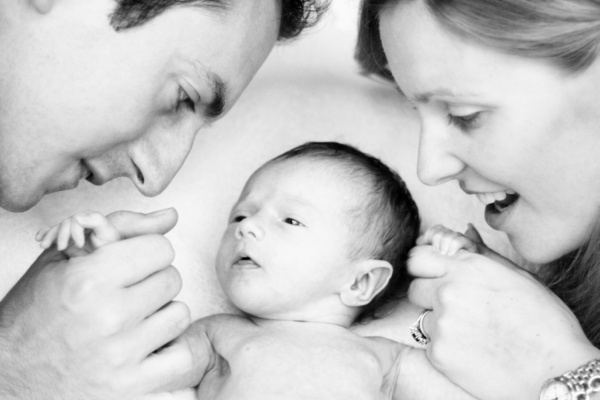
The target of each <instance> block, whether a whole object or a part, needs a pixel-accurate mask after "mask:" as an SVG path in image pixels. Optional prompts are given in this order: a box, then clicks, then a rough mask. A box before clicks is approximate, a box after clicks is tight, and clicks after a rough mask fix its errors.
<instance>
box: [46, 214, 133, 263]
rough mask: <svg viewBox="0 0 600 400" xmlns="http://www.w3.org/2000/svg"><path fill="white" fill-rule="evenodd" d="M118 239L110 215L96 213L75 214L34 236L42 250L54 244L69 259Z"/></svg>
mask: <svg viewBox="0 0 600 400" xmlns="http://www.w3.org/2000/svg"><path fill="white" fill-rule="evenodd" d="M86 236H87V238H86ZM120 239H121V234H120V233H119V231H118V229H117V228H116V226H115V225H113V223H112V222H111V215H108V216H106V217H105V216H104V215H102V214H100V213H99V212H96V211H85V212H82V213H79V214H75V215H73V216H71V217H69V218H67V219H65V220H64V221H62V222H61V223H59V224H56V225H54V226H52V227H47V228H44V229H41V230H40V231H39V232H38V233H37V234H36V236H35V240H37V241H38V242H40V247H42V248H43V249H47V248H49V247H50V246H52V245H53V244H56V248H57V249H58V250H60V251H64V252H65V253H67V255H69V257H77V256H81V255H84V254H89V253H91V252H93V251H94V250H97V249H99V248H100V247H102V246H105V245H107V244H110V243H113V242H116V241H118V240H120Z"/></svg>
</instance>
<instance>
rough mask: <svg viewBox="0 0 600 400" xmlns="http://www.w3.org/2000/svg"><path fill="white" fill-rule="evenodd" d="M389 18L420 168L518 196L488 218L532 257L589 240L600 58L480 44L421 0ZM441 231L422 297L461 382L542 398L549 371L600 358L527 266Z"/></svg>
mask: <svg viewBox="0 0 600 400" xmlns="http://www.w3.org/2000/svg"><path fill="white" fill-rule="evenodd" d="M380 28H381V37H382V42H383V46H384V49H385V52H386V55H387V57H388V60H389V63H390V69H391V71H392V73H393V75H394V78H395V80H396V83H397V84H398V86H399V88H400V89H401V91H402V92H403V93H404V94H405V95H406V96H407V97H408V98H409V99H410V101H411V102H413V104H414V105H415V107H416V109H417V111H418V113H419V115H420V117H421V124H422V125H421V134H420V146H419V160H418V174H419V178H420V179H421V180H422V181H423V182H424V183H426V184H430V185H437V184H441V183H444V182H448V181H452V180H457V181H458V183H459V185H460V187H461V188H462V189H463V190H464V191H465V192H467V193H468V194H471V193H479V194H481V193H492V192H499V191H506V190H512V191H515V192H517V193H518V194H519V195H520V197H519V199H518V200H517V202H516V203H514V204H512V205H511V206H509V208H508V209H507V210H505V211H504V212H503V213H502V214H500V215H495V216H494V215H490V213H489V212H486V219H487V220H488V223H490V225H491V226H492V227H494V228H496V229H499V230H502V231H504V232H506V233H507V235H508V237H509V239H510V241H511V243H512V244H513V246H514V247H515V248H516V249H517V251H518V252H519V253H520V254H521V255H522V256H523V257H525V258H526V259H528V260H529V261H532V262H547V261H551V260H554V259H556V258H557V257H560V256H561V255H563V254H565V253H567V252H569V251H571V250H573V249H575V248H577V247H579V246H580V245H581V244H582V243H583V241H584V239H585V238H586V236H587V235H588V232H589V230H590V226H591V224H592V223H593V221H595V220H596V215H597V210H598V205H599V204H600V191H599V189H598V185H597V182H598V179H599V178H600V164H598V163H597V156H596V154H598V151H599V150H600V136H599V135H598V132H597V126H599V123H600V114H599V112H598V110H597V107H595V106H590V105H595V104H598V100H600V99H599V98H598V90H597V88H598V87H599V86H600V65H599V63H598V62H595V63H594V64H592V65H591V66H590V67H589V68H588V69H587V70H585V71H583V72H582V73H579V74H577V75H570V74H567V73H565V72H564V71H561V70H559V69H558V68H556V67H554V66H551V65H549V64H548V63H545V62H543V61H536V60H532V59H526V58H522V57H515V56H512V55H509V54H505V53H500V52H498V51H495V50H493V49H489V48H484V47H481V46H480V45H477V44H474V43H472V42H467V41H465V40H463V39H461V38H459V37H457V36H455V35H453V34H451V33H449V32H447V31H445V30H444V29H443V28H441V27H440V26H439V25H438V24H437V22H436V21H435V20H434V19H433V17H432V16H431V15H430V14H429V11H428V10H427V9H426V8H425V7H424V6H423V4H422V3H421V2H420V1H416V2H409V3H407V4H395V5H391V6H389V8H388V9H387V10H386V11H385V12H384V13H382V14H381V18H380ZM432 240H433V239H432V238H430V239H429V243H428V241H427V240H421V241H420V243H421V244H422V246H418V247H417V248H415V249H414V250H413V252H412V254H411V257H410V260H409V272H410V273H411V274H412V275H413V276H415V277H416V279H415V280H414V281H413V283H412V284H411V287H410V290H409V300H410V301H411V302H412V303H413V304H414V305H417V306H419V307H421V308H422V309H423V308H426V309H432V310H433V311H432V312H431V313H429V314H427V317H426V318H425V321H424V325H425V331H426V332H427V334H428V335H429V336H430V337H431V338H432V341H431V344H430V345H429V346H428V347H427V350H426V354H427V358H428V359H429V361H430V362H431V364H432V365H433V366H434V367H435V368H436V369H438V370H439V371H441V372H442V373H443V374H444V375H445V376H446V377H448V378H449V379H450V380H451V381H453V382H455V383H457V384H458V385H460V386H461V387H463V388H464V389H466V390H467V391H468V392H470V393H472V394H473V395H475V397H478V398H485V399H506V398H511V399H532V398H537V396H539V391H540V388H541V386H542V383H543V382H544V380H546V379H548V378H551V377H554V376H558V375H561V374H563V373H565V372H566V371H568V370H572V369H574V368H576V367H578V366H580V365H582V364H584V363H585V362H587V361H589V360H590V359H592V358H598V357H599V356H600V351H599V350H598V349H596V348H594V347H593V346H592V345H591V344H590V343H589V341H588V340H587V338H586V337H585V335H584V334H583V332H582V330H581V327H580V326H579V323H578V322H577V320H576V318H575V317H574V316H573V314H572V313H571V312H570V310H569V309H568V308H567V307H566V306H565V305H564V304H563V303H562V302H561V301H560V300H559V299H558V298H557V297H556V296H554V295H553V294H552V293H551V292H550V291H549V290H548V289H546V288H545V287H544V286H543V285H542V284H541V283H540V282H539V281H538V280H537V279H535V278H533V277H532V276H531V275H530V274H529V273H528V272H526V271H523V270H521V269H520V268H518V267H517V266H514V265H511V264H510V263H509V262H501V261H500V260H498V259H495V258H493V257H492V258H490V257H489V256H486V255H482V254H473V253H468V252H466V251H463V250H461V251H458V252H457V253H456V254H454V255H452V256H449V255H446V254H441V253H440V252H438V251H436V250H435V249H434V247H433V246H431V245H430V244H431V241H432ZM424 242H425V243H424ZM388 322H389V321H388ZM407 371H408V369H407ZM492 371H493V373H492ZM406 374H407V375H406V376H405V377H404V378H405V379H410V377H411V375H410V372H406ZM441 394H442V393H440V395H441Z"/></svg>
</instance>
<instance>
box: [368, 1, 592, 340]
mask: <svg viewBox="0 0 600 400" xmlns="http://www.w3.org/2000/svg"><path fill="white" fill-rule="evenodd" d="M401 1H405V2H409V1H423V2H424V4H426V6H427V7H428V10H429V11H430V12H431V14H432V15H433V16H434V17H435V18H436V20H437V21H438V22H439V23H440V25H441V26H443V27H444V28H446V29H447V30H448V31H449V32H452V33H454V34H456V35H458V36H460V37H462V38H464V39H466V40H470V41H472V42H474V43H478V44H480V45H483V46H486V47H489V48H494V49H497V50H498V51H502V52H505V53H509V54H513V55H517V56H522V57H528V58H534V59H540V60H545V61H547V62H550V63H552V64H553V65H556V66H557V67H559V68H562V69H563V70H565V71H567V72H569V73H577V72H579V71H583V70H585V68H586V67H588V66H589V65H590V64H591V63H592V62H593V61H594V60H595V59H596V57H597V56H598V51H599V48H598V47H599V46H600V0H543V1H540V0H363V3H362V10H361V18H360V26H359V40H358V45H357V48H356V59H357V60H358V62H359V63H360V64H361V66H362V69H363V72H364V73H365V74H375V75H378V76H381V77H383V78H385V79H387V80H393V77H392V74H391V72H390V70H389V68H388V63H387V59H386V56H385V53H384V50H383V46H382V43H381V37H380V35H379V15H380V13H381V12H382V11H383V10H384V9H385V7H387V6H389V5H392V4H398V3H399V2H401ZM590 106H591V107H594V106H595V105H590ZM540 271H541V272H540V274H541V277H542V278H543V280H544V281H545V282H546V283H547V284H548V286H549V287H550V289H552V290H553V291H554V292H555V293H556V294H557V295H558V296H559V297H560V298H561V299H562V300H563V301H564V302H565V304H566V305H567V306H569V308H571V310H573V312H574V314H575V316H576V317H577V319H578V320H579V322H580V323H581V326H582V328H583V330H584V332H585V333H586V335H587V336H588V338H589V339H590V341H591V342H592V343H593V344H594V345H595V346H596V347H600V221H599V222H598V223H597V226H596V228H595V230H594V231H593V232H592V234H591V235H590V238H589V240H588V242H587V244H586V245H585V246H583V247H582V248H581V249H579V250H577V251H575V252H573V253H571V254H568V255H566V256H564V257H562V258H561V259H559V260H557V261H555V262H553V263H551V264H550V265H548V266H545V267H541V268H540Z"/></svg>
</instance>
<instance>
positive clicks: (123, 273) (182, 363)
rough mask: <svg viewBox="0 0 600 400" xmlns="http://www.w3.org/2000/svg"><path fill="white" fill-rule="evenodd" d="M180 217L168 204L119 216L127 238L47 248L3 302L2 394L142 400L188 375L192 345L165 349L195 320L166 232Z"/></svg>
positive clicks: (0, 320) (64, 399)
mask: <svg viewBox="0 0 600 400" xmlns="http://www.w3.org/2000/svg"><path fill="white" fill-rule="evenodd" d="M176 221H177V214H176V212H175V211H174V210H172V209H171V210H165V211H163V212H158V213H153V214H148V215H144V214H137V213H130V212H121V213H120V214H118V215H114V220H113V222H114V223H115V225H117V227H118V229H119V231H120V232H121V233H122V236H123V239H124V240H122V241H119V242H115V243H112V244H108V245H106V246H104V247H102V248H100V249H98V250H97V251H95V252H93V253H91V254H88V255H85V256H82V257H77V258H72V259H68V258H67V256H66V255H65V254H64V253H62V252H59V251H57V250H56V249H55V248H51V249H48V250H46V251H44V253H42V255H41V256H40V257H39V258H38V259H37V260H36V262H35V263H34V264H33V265H32V266H31V268H30V269H29V270H28V271H27V273H26V274H25V275H24V276H23V277H22V278H21V280H20V281H19V282H18V283H17V285H16V286H15V287H14V288H13V289H12V290H11V291H10V292H9V293H8V295H7V296H6V297H5V298H4V299H3V300H2V302H1V303H0V398H2V399H32V400H35V399H61V400H69V399H78V400H79V399H129V398H137V397H140V396H143V395H144V394H146V393H152V392H159V391H161V388H162V387H166V386H168V384H169V382H171V381H172V380H173V379H177V378H178V377H179V376H180V375H181V374H185V373H186V372H187V371H188V369H189V368H190V366H191V364H192V361H191V355H190V349H189V347H187V346H184V345H183V344H173V345H168V344H169V342H171V341H172V340H173V339H175V338H176V337H177V336H178V335H179V334H180V333H181V332H183V331H184V330H185V329H186V328H187V327H188V325H189V324H190V313H189V309H188V307H187V306H186V305H185V304H183V303H179V302H173V301H172V300H173V298H174V297H175V296H176V295H177V294H178V293H179V291H180V289H181V277H180V275H179V273H178V271H177V270H176V269H175V268H174V267H172V266H170V264H171V262H172V261H173V258H174V251H173V248H172V246H171V244H170V242H169V241H168V240H167V239H166V238H165V237H164V236H162V235H163V234H164V233H166V232H168V231H169V230H170V229H171V228H172V227H173V226H174V225H175V223H176ZM157 349H160V350H159V351H157Z"/></svg>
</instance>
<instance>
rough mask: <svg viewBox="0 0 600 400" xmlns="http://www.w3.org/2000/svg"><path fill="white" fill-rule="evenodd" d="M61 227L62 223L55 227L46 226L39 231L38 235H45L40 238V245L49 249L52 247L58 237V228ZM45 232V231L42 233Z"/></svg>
mask: <svg viewBox="0 0 600 400" xmlns="http://www.w3.org/2000/svg"><path fill="white" fill-rule="evenodd" d="M59 227H60V225H54V226H53V227H50V228H44V229H42V230H41V231H40V232H38V235H40V234H41V235H43V236H42V237H41V238H40V247H41V248H42V249H48V248H50V246H52V245H53V244H54V242H55V241H56V238H57V236H58V228H59ZM42 232H44V233H42Z"/></svg>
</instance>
